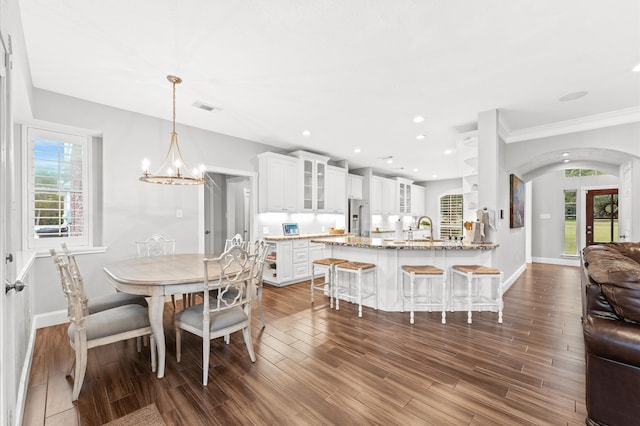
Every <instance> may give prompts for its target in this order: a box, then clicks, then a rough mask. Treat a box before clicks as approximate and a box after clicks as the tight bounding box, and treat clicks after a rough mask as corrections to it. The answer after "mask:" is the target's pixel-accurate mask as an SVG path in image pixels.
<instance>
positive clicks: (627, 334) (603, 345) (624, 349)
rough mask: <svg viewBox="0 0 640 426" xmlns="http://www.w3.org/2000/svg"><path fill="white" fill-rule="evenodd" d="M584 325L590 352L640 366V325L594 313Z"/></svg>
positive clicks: (586, 318)
mask: <svg viewBox="0 0 640 426" xmlns="http://www.w3.org/2000/svg"><path fill="white" fill-rule="evenodd" d="M582 325H583V331H584V342H585V350H586V352H587V353H588V354H593V355H597V356H600V357H602V358H607V359H611V360H614V361H619V362H623V363H626V364H630V365H633V366H637V367H640V325H638V324H633V323H630V322H626V321H621V320H612V319H608V318H599V317H596V316H592V315H587V316H586V317H585V318H583V324H582Z"/></svg>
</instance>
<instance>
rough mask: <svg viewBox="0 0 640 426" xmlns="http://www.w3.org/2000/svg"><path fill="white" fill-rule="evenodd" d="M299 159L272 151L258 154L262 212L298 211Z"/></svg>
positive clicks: (260, 207) (260, 206)
mask: <svg viewBox="0 0 640 426" xmlns="http://www.w3.org/2000/svg"><path fill="white" fill-rule="evenodd" d="M298 167H299V160H298V159H297V158H294V157H289V156H287V155H281V154H276V153H273V152H263V153H262V154H258V172H259V190H260V192H259V209H260V212H261V213H264V212H289V213H295V212H297V211H298V193H299V191H298V185H297V182H298V173H299V172H298V170H299V169H298Z"/></svg>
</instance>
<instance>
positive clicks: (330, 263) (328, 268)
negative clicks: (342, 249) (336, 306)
mask: <svg viewBox="0 0 640 426" xmlns="http://www.w3.org/2000/svg"><path fill="white" fill-rule="evenodd" d="M345 262H348V260H346V259H336V258H333V257H326V258H324V259H316V260H314V261H313V262H312V263H311V303H313V292H314V290H322V291H323V292H325V291H328V292H329V307H331V308H333V292H334V289H333V286H334V280H335V278H334V277H335V276H336V271H335V267H336V265H338V264H340V263H345ZM315 268H320V269H321V270H324V271H325V273H326V276H328V277H329V280H328V281H327V280H326V279H325V281H324V282H323V283H322V284H318V285H316V283H315V281H314V279H315V276H316V274H315Z"/></svg>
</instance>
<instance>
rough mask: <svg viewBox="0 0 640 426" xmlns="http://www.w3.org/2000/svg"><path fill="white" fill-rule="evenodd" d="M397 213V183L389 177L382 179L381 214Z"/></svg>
mask: <svg viewBox="0 0 640 426" xmlns="http://www.w3.org/2000/svg"><path fill="white" fill-rule="evenodd" d="M398 213H399V206H398V185H397V184H396V182H395V181H393V180H391V179H382V214H398Z"/></svg>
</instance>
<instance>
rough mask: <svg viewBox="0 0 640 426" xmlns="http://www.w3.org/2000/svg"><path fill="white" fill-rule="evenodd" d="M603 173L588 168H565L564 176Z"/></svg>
mask: <svg viewBox="0 0 640 426" xmlns="http://www.w3.org/2000/svg"><path fill="white" fill-rule="evenodd" d="M603 174H604V173H602V172H600V171H598V170H590V169H565V171H564V177H566V178H572V177H580V176H598V175H603Z"/></svg>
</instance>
